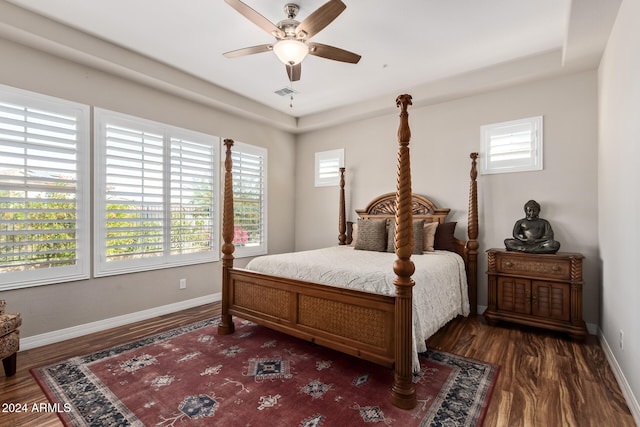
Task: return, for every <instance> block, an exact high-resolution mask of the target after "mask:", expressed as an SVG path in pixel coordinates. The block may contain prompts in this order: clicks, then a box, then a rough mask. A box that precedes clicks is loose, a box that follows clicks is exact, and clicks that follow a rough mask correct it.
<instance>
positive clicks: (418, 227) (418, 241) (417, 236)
mask: <svg viewBox="0 0 640 427" xmlns="http://www.w3.org/2000/svg"><path fill="white" fill-rule="evenodd" d="M395 239H396V224H395V222H391V224H389V238H388V240H387V252H395V251H396V243H395ZM423 252H424V219H416V220H414V221H413V252H412V253H413V254H416V255H421V254H422V253H423Z"/></svg>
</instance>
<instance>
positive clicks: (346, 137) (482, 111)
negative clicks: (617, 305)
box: [295, 71, 601, 324]
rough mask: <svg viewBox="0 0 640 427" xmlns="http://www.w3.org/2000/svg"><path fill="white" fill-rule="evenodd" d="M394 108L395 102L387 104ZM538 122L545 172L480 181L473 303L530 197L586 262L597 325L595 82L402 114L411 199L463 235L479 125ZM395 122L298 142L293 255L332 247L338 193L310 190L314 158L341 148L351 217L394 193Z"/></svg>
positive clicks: (483, 299)
mask: <svg viewBox="0 0 640 427" xmlns="http://www.w3.org/2000/svg"><path fill="white" fill-rule="evenodd" d="M389 103H390V104H391V105H394V103H395V99H389ZM537 115H543V116H544V170H542V171H538V172H521V173H513V174H498V175H485V176H480V177H479V179H478V192H479V211H480V218H479V220H480V237H479V241H480V244H481V256H480V260H479V272H480V281H479V304H480V305H486V304H487V288H486V277H485V275H484V271H486V256H485V254H484V251H485V250H486V249H488V248H492V247H504V244H503V241H504V239H505V238H506V237H510V236H511V232H512V229H513V224H514V222H515V221H516V220H517V219H519V218H522V217H523V216H524V211H523V206H524V203H525V202H526V201H527V200H529V199H535V200H537V201H538V202H539V203H540V204H541V205H542V212H541V217H543V218H546V219H548V220H549V221H550V222H551V224H552V226H553V228H554V231H555V237H556V239H557V240H559V241H560V242H561V244H562V248H561V250H562V251H564V252H580V253H582V254H584V255H585V257H586V259H585V263H584V276H585V287H584V317H585V320H586V321H587V322H588V323H592V324H597V322H598V318H599V304H600V303H599V300H600V293H601V289H600V261H599V258H600V257H599V253H598V239H597V233H596V230H597V224H598V223H597V204H596V201H597V199H596V189H597V182H596V177H597V173H596V166H597V159H596V152H597V151H596V147H597V143H596V138H597V126H596V125H597V75H596V72H595V71H589V72H583V73H579V74H572V75H569V76H565V77H558V78H553V79H547V80H543V81H537V82H532V83H527V84H522V85H518V86H514V87H511V88H507V89H501V90H495V91H491V92H487V93H483V94H479V95H475V96H469V97H466V98H461V99H458V100H454V101H450V102H444V103H440V104H435V105H431V106H426V107H421V108H413V107H410V108H409V123H410V126H411V132H412V140H411V141H412V142H411V159H412V176H413V180H412V186H413V191H414V192H416V193H420V194H425V195H427V196H430V197H431V198H432V199H433V200H434V202H435V203H436V204H437V205H438V206H441V207H449V208H451V209H452V212H451V214H450V220H452V221H458V223H459V230H458V232H457V233H456V234H457V235H458V237H459V238H463V237H464V236H465V233H466V224H467V205H468V194H469V190H468V188H469V167H470V160H469V153H470V152H472V151H478V150H479V135H480V126H481V125H483V124H487V123H495V122H502V121H507V120H512V119H518V118H524V117H531V116H537ZM397 128H398V115H397V114H394V115H387V116H383V117H378V118H375V119H369V120H362V121H357V122H354V123H351V124H347V125H342V126H338V127H334V128H330V129H325V130H318V131H315V132H310V133H307V134H303V135H300V136H299V137H298V141H297V144H298V148H297V152H296V159H297V161H296V165H297V170H296V182H297V186H296V210H295V220H296V222H295V227H296V240H295V246H296V250H303V249H309V248H314V247H320V246H325V245H331V244H336V243H337V234H338V232H337V210H338V189H337V187H325V188H315V187H314V186H313V158H314V153H315V152H316V151H323V150H328V149H335V148H345V166H346V169H347V175H346V182H347V185H346V190H347V200H348V202H347V204H348V208H349V218H350V219H355V217H356V216H355V213H354V212H353V210H354V209H356V208H364V207H365V206H366V204H367V203H368V202H369V201H370V200H371V199H373V198H374V197H375V196H377V195H379V194H382V193H386V192H393V191H395V185H396V152H397V137H396V132H397Z"/></svg>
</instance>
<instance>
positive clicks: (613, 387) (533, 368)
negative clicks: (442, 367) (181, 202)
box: [0, 304, 635, 427]
mask: <svg viewBox="0 0 640 427" xmlns="http://www.w3.org/2000/svg"><path fill="white" fill-rule="evenodd" d="M219 312H220V305H219V304H209V305H205V306H202V307H196V308H192V309H189V310H184V311H181V312H179V313H175V314H170V315H165V316H161V317H157V318H154V319H152V320H148V321H143V322H138V323H135V324H132V325H127V326H122V327H118V328H114V329H111V330H108V331H104V332H99V333H95V334H91V335H87V336H85V337H80V338H75V339H72V340H68V341H65V342H61V343H56V344H51V345H48V346H43V347H39V348H35V349H31V350H26V351H22V352H20V353H19V354H18V372H17V373H16V375H15V376H13V377H11V378H6V377H4V376H2V377H0V384H1V387H0V403H3V404H4V403H18V404H21V405H23V404H26V405H27V407H28V408H31V407H32V406H33V404H34V403H36V404H39V403H47V402H48V401H47V399H46V397H45V396H44V394H43V393H42V391H41V389H40V387H39V386H38V385H37V383H36V382H35V381H34V379H33V377H32V376H31V374H30V373H29V369H31V368H36V367H39V366H43V365H46V364H49V363H53V362H55V361H58V360H63V359H67V358H69V357H73V356H78V355H82V354H86V353H90V352H93V351H96V350H99V349H102V348H106V347H111V346H113V345H116V344H120V343H125V342H128V341H132V340H134V339H136V338H139V337H142V336H146V335H151V334H154V333H156V332H159V331H162V330H166V329H171V328H174V327H177V326H180V325H185V324H188V323H190V322H193V321H196V320H200V319H204V318H207V317H211V316H214V315H216V314H218V313H219ZM428 344H429V346H430V347H432V348H437V349H439V350H443V351H448V352H451V353H455V354H459V355H462V356H465V357H470V358H474V359H479V360H483V361H486V362H490V363H494V364H497V365H500V374H499V377H498V382H497V384H496V387H495V389H494V392H493V397H492V400H491V405H490V407H489V410H488V413H487V417H486V419H485V423H484V425H485V426H498V427H502V426H541V427H560V426H563V427H564V426H579V427H585V426H601V427H604V426H612V427H613V426H615V427H623V426H635V423H634V420H633V417H632V415H631V413H630V412H629V409H628V407H627V405H626V402H625V400H624V398H623V396H622V394H621V392H620V388H619V387H618V384H617V383H616V380H615V378H614V376H613V373H612V372H611V369H610V368H609V365H608V363H607V360H606V358H605V355H604V353H603V351H602V349H601V348H600V345H599V344H598V342H597V339H596V338H595V337H594V336H589V338H588V339H587V341H586V342H584V343H576V342H573V341H571V340H569V339H568V338H565V336H564V335H562V334H556V333H553V332H546V331H542V330H538V329H533V328H525V327H520V326H510V325H507V324H500V325H499V326H496V327H493V326H489V325H487V324H486V322H484V320H483V318H482V317H481V316H477V317H473V318H469V319H463V318H459V319H456V320H454V321H452V322H450V323H449V324H448V325H447V326H446V327H444V328H443V329H442V330H440V331H439V332H438V333H437V334H436V335H434V336H433V337H431V338H430V339H429V341H428ZM61 425H62V424H61V423H60V421H59V419H58V417H57V415H56V414H55V413H47V412H43V413H38V412H31V411H27V412H24V413H10V414H9V413H0V426H2V427H5V426H37V427H44V426H61Z"/></svg>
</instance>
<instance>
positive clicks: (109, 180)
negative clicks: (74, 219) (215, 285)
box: [94, 109, 219, 276]
mask: <svg viewBox="0 0 640 427" xmlns="http://www.w3.org/2000/svg"><path fill="white" fill-rule="evenodd" d="M96 128H97V135H96V141H97V144H96V145H97V148H96V156H95V159H96V165H95V170H96V190H95V192H94V194H95V197H96V201H95V206H96V207H95V212H96V232H97V238H96V256H95V258H96V265H95V274H96V276H104V275H111V274H120V273H129V272H134V271H143V270H151V269H157V268H165V267H172V266H179V265H187V264H193V263H200V262H209V261H217V260H218V259H219V247H218V243H217V242H218V233H219V231H218V214H217V208H216V207H215V205H214V196H215V195H216V194H217V192H218V189H217V187H218V182H219V181H218V174H219V169H218V168H219V165H218V163H217V159H218V138H213V137H211V136H209V135H205V134H201V133H198V132H194V131H189V130H186V129H180V128H176V127H173V126H169V125H165V124H162V123H157V122H152V121H149V120H144V119H140V118H137V117H132V116H127V115H124V114H119V113H114V112H110V111H106V110H100V109H96Z"/></svg>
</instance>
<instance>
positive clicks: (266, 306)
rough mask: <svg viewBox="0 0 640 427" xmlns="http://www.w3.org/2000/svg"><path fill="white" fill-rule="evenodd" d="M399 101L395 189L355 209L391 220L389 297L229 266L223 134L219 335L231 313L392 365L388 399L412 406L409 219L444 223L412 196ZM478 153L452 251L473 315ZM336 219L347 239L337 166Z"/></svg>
mask: <svg viewBox="0 0 640 427" xmlns="http://www.w3.org/2000/svg"><path fill="white" fill-rule="evenodd" d="M396 105H397V106H398V107H400V109H401V112H400V126H399V129H398V144H399V147H398V174H397V192H396V193H395V194H393V193H390V194H385V195H383V196H380V197H379V198H377V199H375V200H374V201H372V202H371V203H370V204H369V206H367V208H366V209H364V210H363V211H358V214H359V215H360V216H361V217H363V218H370V217H375V218H380V217H389V218H394V219H395V227H396V240H395V246H396V251H395V253H396V260H395V262H394V264H393V271H394V273H395V275H396V279H395V281H394V284H395V286H396V295H395V296H390V295H380V294H372V293H366V292H363V291H358V290H353V289H346V288H340V287H335V286H328V285H323V284H319V283H311V282H305V281H301V280H296V279H289V278H283V277H277V276H271V275H266V274H262V273H256V272H251V271H248V270H244V269H238V268H233V259H234V258H233V251H234V246H233V243H232V242H233V193H232V175H231V167H232V161H231V147H232V145H233V140H230V139H225V141H224V143H225V146H226V159H225V184H224V205H223V225H222V229H223V230H222V236H223V240H224V244H223V245H222V253H223V256H222V317H221V321H220V324H219V326H218V333H219V334H221V335H224V334H231V333H233V332H234V324H233V319H232V316H238V317H240V318H243V319H246V320H250V321H252V322H255V323H258V324H261V325H264V326H267V327H269V328H272V329H275V330H278V331H281V332H284V333H286V334H289V335H292V336H295V337H298V338H301V339H304V340H307V341H310V342H314V343H317V344H319V345H323V346H326V347H329V348H333V349H335V350H338V351H341V352H344V353H347V354H350V355H353V356H357V357H360V358H362V359H365V360H369V361H372V362H375V363H378V364H380V365H383V366H387V367H391V368H393V369H394V381H393V384H392V386H391V392H390V395H391V396H390V397H391V402H392V404H393V405H395V406H397V407H400V408H404V409H411V408H413V407H415V406H416V403H417V401H416V394H415V389H414V386H413V383H412V376H413V366H412V343H413V341H412V317H413V314H412V288H413V285H414V282H413V280H412V279H411V275H412V274H413V272H414V270H415V268H414V264H413V261H411V252H412V249H413V228H412V221H413V218H414V217H416V218H425V219H426V220H428V221H439V222H444V221H445V218H446V216H447V214H448V213H449V209H439V208H437V207H436V206H435V205H434V204H433V203H432V202H431V201H430V200H429V199H427V198H425V197H421V196H417V195H414V194H412V191H411V170H410V159H409V141H410V138H411V132H410V130H409V122H408V117H409V115H408V112H407V108H408V106H409V105H411V96H410V95H406V94H405V95H400V96H398V98H397V99H396ZM477 156H478V155H477V153H472V154H471V159H472V166H471V184H470V191H469V219H468V227H467V231H468V232H467V234H468V240H467V241H461V240H457V241H456V249H457V252H458V253H459V254H460V255H461V256H462V257H463V259H464V261H465V266H466V270H467V279H468V286H469V301H470V305H471V312H472V314H476V307H477V297H476V295H477V294H476V290H477V276H478V274H477V254H478V242H477V237H478V210H477V187H476V177H477V172H476V159H477ZM340 181H341V182H340V218H339V226H338V231H339V235H338V240H339V243H340V244H346V243H347V241H348V238H349V236H348V233H347V231H348V230H347V225H348V224H347V222H346V220H345V218H346V215H345V211H344V210H345V207H344V206H345V202H344V169H342V170H341V179H340Z"/></svg>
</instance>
